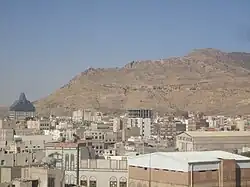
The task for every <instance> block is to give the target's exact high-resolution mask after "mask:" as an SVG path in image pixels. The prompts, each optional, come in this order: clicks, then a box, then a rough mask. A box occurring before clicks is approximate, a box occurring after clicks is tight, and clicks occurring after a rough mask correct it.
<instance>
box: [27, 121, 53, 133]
mask: <svg viewBox="0 0 250 187" xmlns="http://www.w3.org/2000/svg"><path fill="white" fill-rule="evenodd" d="M26 124H27V128H28V129H36V130H50V128H51V125H50V121H49V120H47V119H39V120H28V121H27V122H26Z"/></svg>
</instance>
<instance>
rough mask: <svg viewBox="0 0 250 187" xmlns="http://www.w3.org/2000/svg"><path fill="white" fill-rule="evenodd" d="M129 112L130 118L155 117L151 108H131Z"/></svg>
mask: <svg viewBox="0 0 250 187" xmlns="http://www.w3.org/2000/svg"><path fill="white" fill-rule="evenodd" d="M127 113H128V117H129V118H150V119H152V118H153V111H152V110H151V109H129V110H127Z"/></svg>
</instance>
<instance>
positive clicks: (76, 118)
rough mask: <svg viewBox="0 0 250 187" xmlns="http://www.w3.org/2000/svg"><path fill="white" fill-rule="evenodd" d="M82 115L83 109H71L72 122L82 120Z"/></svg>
mask: <svg viewBox="0 0 250 187" xmlns="http://www.w3.org/2000/svg"><path fill="white" fill-rule="evenodd" d="M83 116H84V112H83V110H76V111H73V113H72V121H73V122H78V123H79V122H82V121H83Z"/></svg>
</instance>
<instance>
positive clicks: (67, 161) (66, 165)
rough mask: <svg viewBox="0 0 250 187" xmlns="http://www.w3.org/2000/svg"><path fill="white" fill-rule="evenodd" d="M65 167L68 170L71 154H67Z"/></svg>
mask: <svg viewBox="0 0 250 187" xmlns="http://www.w3.org/2000/svg"><path fill="white" fill-rule="evenodd" d="M65 169H66V170H68V169H69V155H68V154H66V155H65Z"/></svg>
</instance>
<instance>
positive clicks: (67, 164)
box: [64, 154, 75, 170]
mask: <svg viewBox="0 0 250 187" xmlns="http://www.w3.org/2000/svg"><path fill="white" fill-rule="evenodd" d="M64 167H65V169H66V170H74V169H75V155H74V154H71V155H70V160H69V154H66V155H65V166H64Z"/></svg>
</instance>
